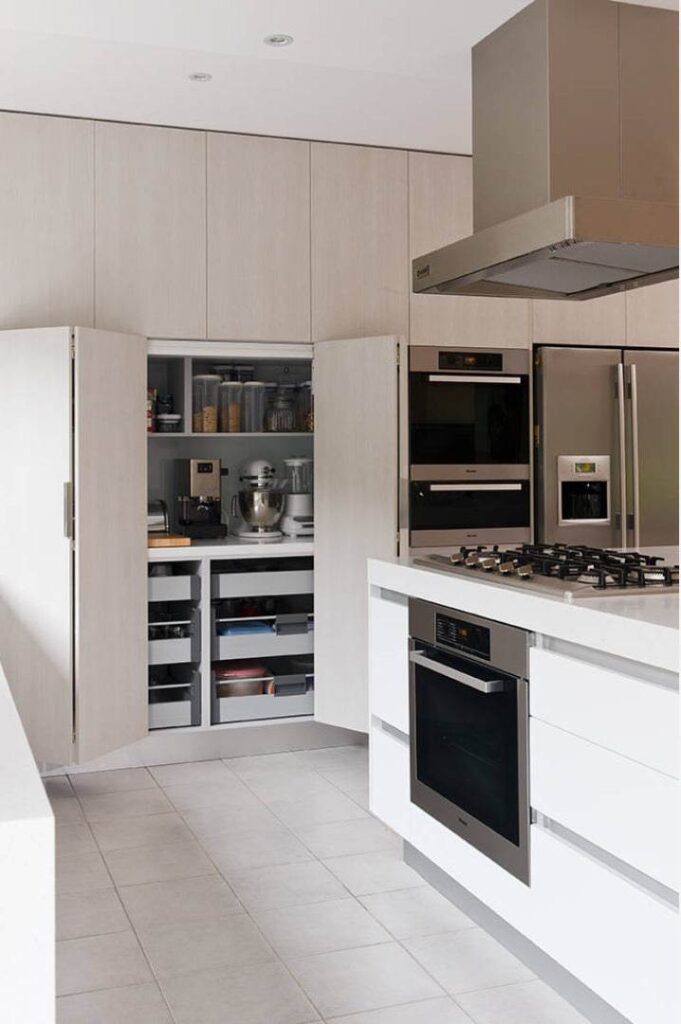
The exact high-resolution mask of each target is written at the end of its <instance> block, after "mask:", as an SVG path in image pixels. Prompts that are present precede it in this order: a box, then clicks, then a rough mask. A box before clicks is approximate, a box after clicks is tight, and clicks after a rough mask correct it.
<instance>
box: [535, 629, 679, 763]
mask: <svg viewBox="0 0 681 1024" xmlns="http://www.w3.org/2000/svg"><path fill="white" fill-rule="evenodd" d="M530 680H531V682H530V715H532V716H533V717H534V718H540V719H541V720H542V721H544V722H548V723H549V724H550V725H557V726H558V727H559V728H561V729H566V730H567V731H568V732H571V733H574V734H575V735H576V736H582V737H583V738H584V739H587V740H591V741H592V742H594V743H598V744H600V745H601V746H603V747H607V748H608V749H609V750H614V751H616V752H617V753H618V754H623V755H624V756H625V757H630V758H632V759H633V760H634V761H639V762H640V763H641V764H644V765H647V766H648V767H649V768H654V769H655V770H656V771H660V772H666V773H667V774H668V775H674V776H678V774H679V737H678V721H679V695H678V691H675V690H674V689H672V688H671V687H667V686H661V685H658V684H656V683H652V682H647V681H645V680H643V679H636V678H635V677H633V676H630V675H625V674H624V673H622V672H618V671H613V670H611V669H608V668H602V667H601V666H599V665H594V664H592V663H590V662H587V661H581V660H579V659H577V658H571V657H568V656H567V655H564V654H556V653H554V652H553V651H545V650H541V649H539V648H532V649H531V650H530Z"/></svg>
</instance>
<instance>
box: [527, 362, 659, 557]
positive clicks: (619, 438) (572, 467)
mask: <svg viewBox="0 0 681 1024" xmlns="http://www.w3.org/2000/svg"><path fill="white" fill-rule="evenodd" d="M678 370H679V357H678V353H677V352H674V351H662V350H658V349H646V350H643V349H615V348H553V347H548V346H546V347H544V346H542V347H539V348H538V349H536V352H535V410H536V421H535V423H536V425H535V488H536V491H535V493H536V495H537V510H536V512H537V515H536V522H537V539H538V540H539V541H543V542H545V543H553V542H556V541H559V542H561V543H567V544H587V545H590V546H594V547H635V548H638V547H647V546H657V545H676V544H678V542H679V540H678V514H679V510H678V504H679V495H678V491H679V474H678V460H679V450H678V419H679V392H678Z"/></svg>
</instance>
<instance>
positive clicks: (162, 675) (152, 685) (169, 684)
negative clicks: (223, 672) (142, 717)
mask: <svg viewBox="0 0 681 1024" xmlns="http://www.w3.org/2000/svg"><path fill="white" fill-rule="evenodd" d="M200 719H201V677H200V674H199V673H198V672H197V670H196V669H195V668H193V667H192V666H190V665H173V666H169V667H164V668H153V667H152V668H150V670H149V728H150V729H172V728H177V727H180V726H189V725H198V724H199V722H200Z"/></svg>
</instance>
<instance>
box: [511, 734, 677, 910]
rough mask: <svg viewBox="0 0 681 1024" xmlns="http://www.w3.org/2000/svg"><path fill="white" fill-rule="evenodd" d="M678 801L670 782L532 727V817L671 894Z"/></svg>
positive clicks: (574, 738)
mask: <svg viewBox="0 0 681 1024" xmlns="http://www.w3.org/2000/svg"><path fill="white" fill-rule="evenodd" d="M678 796H679V793H678V783H677V782H676V780H674V779H672V778H670V777H669V776H668V775H663V774H662V773H661V772H656V771H653V770H652V769H651V768H646V767H645V766H643V765H641V764H638V763H637V762H635V761H631V760H629V759H628V758H625V757H622V756H620V755H619V754H614V753H613V752H612V751H610V750H605V749H604V748H603V747H598V746H596V745H595V744H593V743H589V742H588V741H586V740H583V739H580V738H579V737H577V736H573V735H571V734H570V733H567V732H564V731H563V730H561V729H556V728H555V727H554V726H551V725H547V724H546V723H544V722H540V721H537V720H536V719H532V720H531V721H530V799H531V803H532V807H533V808H534V810H535V811H539V812H541V813H542V814H545V815H547V816H548V817H549V818H553V819H554V820H555V821H557V822H558V823H559V824H561V825H564V826H565V827H566V828H568V829H570V830H572V831H573V832H576V833H577V834H578V835H580V836H583V837H584V838H585V839H588V840H589V841H590V842H592V843H595V844H596V846H599V847H601V848H602V849H604V850H607V851H608V852H609V853H611V854H613V855H614V856H615V857H618V858H619V859H620V860H623V861H625V862H626V863H627V864H631V865H632V867H635V868H637V869H638V870H639V871H642V872H644V873H645V874H646V875H649V876H650V877H651V878H654V879H656V880H657V881H658V882H662V884H663V885H666V886H669V887H670V888H672V889H675V890H677V891H678V888H679V885H678V863H679V854H680V853H681V849H680V844H679V836H678V824H677V819H678V814H677V808H678Z"/></svg>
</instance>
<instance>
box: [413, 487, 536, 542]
mask: <svg viewBox="0 0 681 1024" xmlns="http://www.w3.org/2000/svg"><path fill="white" fill-rule="evenodd" d="M530 522H531V514H530V483H529V480H523V479H516V480H496V481H485V482H478V483H471V482H465V483H461V482H453V481H444V480H439V481H437V482H430V481H422V480H411V481H410V483H409V527H410V534H409V541H410V545H411V547H414V548H422V547H440V546H444V545H449V544H467V545H470V544H507V545H511V544H523V543H526V542H529V541H531V540H532V536H531V529H530Z"/></svg>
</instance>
